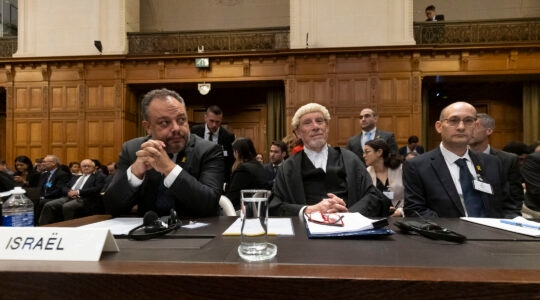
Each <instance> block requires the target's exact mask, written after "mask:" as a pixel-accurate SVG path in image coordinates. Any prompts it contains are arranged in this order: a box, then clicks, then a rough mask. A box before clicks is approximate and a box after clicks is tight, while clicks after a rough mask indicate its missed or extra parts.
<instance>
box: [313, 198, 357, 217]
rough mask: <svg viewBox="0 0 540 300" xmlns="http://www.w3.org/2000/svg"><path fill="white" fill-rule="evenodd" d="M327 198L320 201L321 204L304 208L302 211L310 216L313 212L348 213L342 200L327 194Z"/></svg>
mask: <svg viewBox="0 0 540 300" xmlns="http://www.w3.org/2000/svg"><path fill="white" fill-rule="evenodd" d="M327 196H328V198H324V199H322V200H321V202H319V203H317V204H315V205H310V206H306V209H305V210H304V213H305V214H308V215H309V214H311V213H314V212H318V211H320V212H321V213H329V214H330V213H344V212H348V211H349V210H348V209H347V204H346V203H345V201H343V199H341V198H339V197H338V196H336V195H334V194H332V193H328V194H327Z"/></svg>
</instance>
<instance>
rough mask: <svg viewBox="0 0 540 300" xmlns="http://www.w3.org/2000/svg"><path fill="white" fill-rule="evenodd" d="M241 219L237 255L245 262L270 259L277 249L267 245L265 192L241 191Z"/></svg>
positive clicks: (266, 203)
mask: <svg viewBox="0 0 540 300" xmlns="http://www.w3.org/2000/svg"><path fill="white" fill-rule="evenodd" d="M240 196H241V200H242V206H241V209H240V212H241V214H240V218H242V229H241V243H240V246H238V254H239V255H240V257H242V258H243V259H245V260H247V261H263V260H269V259H272V258H273V257H274V256H276V254H277V247H276V245H274V244H272V243H268V241H267V237H268V198H269V196H270V191H267V190H241V191H240Z"/></svg>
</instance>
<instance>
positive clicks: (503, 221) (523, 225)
mask: <svg viewBox="0 0 540 300" xmlns="http://www.w3.org/2000/svg"><path fill="white" fill-rule="evenodd" d="M501 223H503V224H508V225H514V226H519V227H525V228H532V229H537V230H540V226H536V225H531V224H526V223H518V222H514V221H510V220H501Z"/></svg>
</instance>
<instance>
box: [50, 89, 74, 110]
mask: <svg viewBox="0 0 540 300" xmlns="http://www.w3.org/2000/svg"><path fill="white" fill-rule="evenodd" d="M50 90H51V111H62V112H67V111H71V112H75V113H76V112H78V111H79V87H78V86H69V85H63V86H52V87H51V89H50Z"/></svg>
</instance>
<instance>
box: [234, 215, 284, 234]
mask: <svg viewBox="0 0 540 300" xmlns="http://www.w3.org/2000/svg"><path fill="white" fill-rule="evenodd" d="M246 226H250V227H249V228H244V230H246V232H249V233H250V234H251V235H256V233H257V231H258V230H260V231H263V229H262V227H261V225H260V223H259V222H248V223H246ZM241 229H242V219H241V218H238V219H236V221H234V223H232V224H231V226H229V228H227V230H225V232H223V235H238V236H239V235H240V231H241ZM263 232H264V231H263ZM268 235H280V236H294V231H293V228H292V223H291V218H268Z"/></svg>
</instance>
